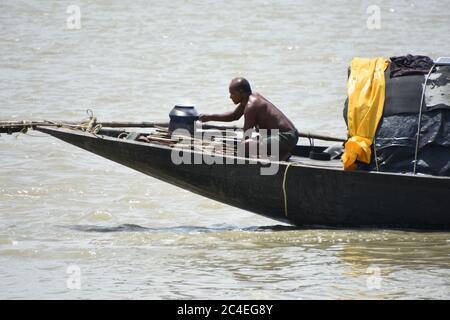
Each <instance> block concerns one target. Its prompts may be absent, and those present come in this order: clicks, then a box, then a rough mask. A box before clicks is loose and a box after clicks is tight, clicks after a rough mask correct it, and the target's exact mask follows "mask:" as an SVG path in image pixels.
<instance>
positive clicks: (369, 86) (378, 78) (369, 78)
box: [342, 58, 389, 170]
mask: <svg viewBox="0 0 450 320" xmlns="http://www.w3.org/2000/svg"><path fill="white" fill-rule="evenodd" d="M388 65H389V60H387V59H384V58H375V59H363V58H354V59H353V60H352V64H351V74H350V78H349V79H348V83H347V94H348V113H347V122H348V138H349V139H348V140H347V142H346V143H345V151H344V154H343V155H342V162H343V163H344V169H345V170H352V169H355V168H356V160H358V161H361V162H364V163H370V157H371V150H370V146H371V145H372V142H373V138H374V136H375V132H376V130H377V127H378V122H379V121H380V119H381V116H382V115H383V108H384V98H385V80H384V71H385V70H386V68H387V67H388Z"/></svg>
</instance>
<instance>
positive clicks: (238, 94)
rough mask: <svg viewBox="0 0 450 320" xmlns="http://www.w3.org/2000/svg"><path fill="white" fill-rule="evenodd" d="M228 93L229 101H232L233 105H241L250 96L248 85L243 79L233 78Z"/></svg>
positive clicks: (250, 90) (250, 91)
mask: <svg viewBox="0 0 450 320" xmlns="http://www.w3.org/2000/svg"><path fill="white" fill-rule="evenodd" d="M229 91H230V99H231V100H233V103H234V104H238V103H241V102H242V101H243V100H245V99H248V97H249V96H250V95H251V94H252V88H251V87H250V83H248V81H247V80H246V79H244V78H234V79H233V80H231V83H230V87H229Z"/></svg>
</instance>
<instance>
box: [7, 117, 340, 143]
mask: <svg viewBox="0 0 450 320" xmlns="http://www.w3.org/2000/svg"><path fill="white" fill-rule="evenodd" d="M85 124H86V123H83V122H74V121H46V120H43V121H0V133H13V132H20V131H22V130H24V129H28V128H35V127H37V126H46V127H63V126H73V127H82V126H83V125H85ZM94 125H101V126H102V128H158V127H165V128H168V127H169V122H163V121H159V122H146V121H143V122H129V121H103V122H94ZM197 127H198V128H202V129H217V130H233V131H239V130H242V127H238V126H223V125H209V124H201V125H200V124H199V125H198V126H197ZM299 136H300V137H302V138H308V139H318V140H324V141H336V142H345V141H346V139H343V138H339V137H332V136H327V135H321V134H316V133H312V132H299Z"/></svg>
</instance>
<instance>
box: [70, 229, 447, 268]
mask: <svg viewBox="0 0 450 320" xmlns="http://www.w3.org/2000/svg"><path fill="white" fill-rule="evenodd" d="M65 228H69V229H72V230H76V231H81V232H93V233H95V232H99V233H110V232H112V233H114V232H123V233H126V232H133V233H136V232H138V233H142V234H143V235H145V234H148V235H149V236H150V235H151V234H158V235H161V234H162V235H164V234H167V236H165V237H166V238H170V237H171V236H173V235H184V236H183V237H182V238H180V239H182V240H180V241H183V242H189V243H197V242H198V243H199V244H201V245H200V246H203V248H204V249H209V244H210V245H211V248H213V247H215V246H220V247H223V248H225V247H226V248H227V250H243V249H244V250H246V249H255V252H254V253H252V254H253V255H254V254H256V255H258V259H261V260H259V262H260V267H263V266H264V265H265V264H264V263H262V262H263V261H265V260H266V261H267V262H268V264H267V266H268V267H269V268H273V266H274V265H273V263H274V261H273V260H272V259H269V257H268V256H269V255H267V253H268V252H270V255H272V257H275V256H277V258H276V259H275V260H277V262H276V263H275V264H276V265H278V264H279V263H281V264H286V263H287V264H296V263H297V262H299V261H301V259H302V256H309V255H310V254H312V256H316V255H317V256H321V257H325V256H326V257H332V258H333V259H336V258H337V259H338V260H339V263H340V264H341V265H344V266H345V270H344V271H343V272H344V273H347V274H349V275H355V276H359V275H363V274H367V273H368V272H370V270H371V269H372V268H381V270H382V272H383V274H388V273H390V272H391V271H392V270H396V269H397V267H408V268H414V267H423V266H424V265H426V266H427V267H431V266H439V267H443V268H446V269H447V268H450V238H449V235H448V233H445V232H413V231H396V230H329V229H299V228H297V227H293V226H287V225H270V226H250V227H236V226H233V225H226V224H224V225H214V226H208V227H204V226H194V225H179V226H167V227H144V226H140V225H136V224H121V225H118V226H101V225H74V226H66V227H65ZM196 234H197V235H200V237H201V236H202V235H204V236H207V237H208V241H207V242H205V241H204V239H203V238H201V239H198V238H196V237H195V235H196ZM191 235H192V237H191ZM211 237H212V238H211ZM211 239H212V240H211ZM180 245H183V243H180ZM263 252H264V254H266V256H265V255H262V254H259V253H263ZM288 252H291V253H293V254H292V255H289V256H286V255H287V253H288ZM294 252H297V253H298V254H294ZM280 254H281V256H280ZM296 256H297V257H296ZM269 260H271V262H269ZM334 262H336V261H334ZM334 262H333V263H334ZM284 267H286V265H284ZM390 267H392V268H390Z"/></svg>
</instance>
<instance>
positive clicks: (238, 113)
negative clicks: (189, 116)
mask: <svg viewBox="0 0 450 320" xmlns="http://www.w3.org/2000/svg"><path fill="white" fill-rule="evenodd" d="M243 114H244V107H242V106H241V105H240V104H239V105H238V106H237V107H236V109H234V111H229V112H225V113H221V114H201V115H200V116H199V118H198V119H199V120H200V121H201V122H207V121H223V122H231V121H236V120H239V119H240V118H241V117H242V115H243Z"/></svg>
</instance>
